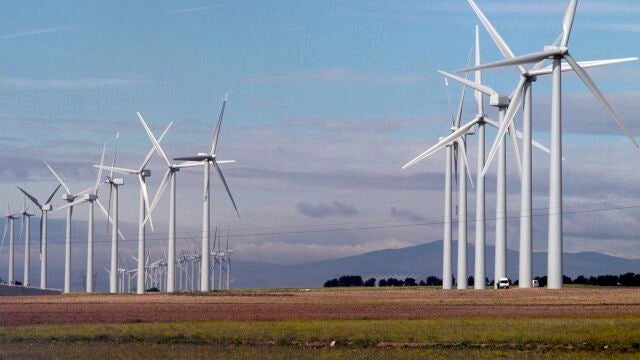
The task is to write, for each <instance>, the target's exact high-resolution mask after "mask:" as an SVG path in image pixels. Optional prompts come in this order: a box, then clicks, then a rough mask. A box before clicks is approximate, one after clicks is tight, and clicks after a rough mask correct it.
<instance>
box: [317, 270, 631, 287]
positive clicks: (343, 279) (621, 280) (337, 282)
mask: <svg viewBox="0 0 640 360" xmlns="http://www.w3.org/2000/svg"><path fill="white" fill-rule="evenodd" d="M535 279H536V280H538V283H539V286H541V287H544V286H547V277H546V276H536V277H535ZM563 282H564V284H569V285H571V284H575V285H592V286H628V287H640V274H636V273H632V272H628V273H625V274H621V275H599V276H589V277H587V276H584V275H580V276H578V277H576V278H574V279H572V278H571V277H569V276H566V275H565V276H564V277H563ZM453 283H454V284H455V283H456V279H455V277H453ZM467 283H468V285H470V286H473V284H474V279H473V276H469V278H468V279H467ZM485 283H486V284H487V285H490V286H493V280H491V281H489V279H485ZM513 285H518V280H516V281H514V282H513ZM375 286H378V287H387V286H442V279H441V278H439V277H437V276H428V277H427V278H426V279H424V280H417V279H415V278H411V277H407V278H404V279H397V278H386V279H379V280H378V279H376V278H369V279H367V280H364V279H363V278H362V276H360V275H345V276H340V277H339V278H335V279H331V280H327V281H325V283H324V287H326V288H330V287H375Z"/></svg>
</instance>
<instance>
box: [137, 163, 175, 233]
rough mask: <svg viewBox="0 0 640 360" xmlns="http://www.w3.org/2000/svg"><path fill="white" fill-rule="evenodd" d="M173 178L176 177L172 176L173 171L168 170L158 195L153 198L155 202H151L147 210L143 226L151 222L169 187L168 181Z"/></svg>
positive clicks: (157, 192) (157, 191)
mask: <svg viewBox="0 0 640 360" xmlns="http://www.w3.org/2000/svg"><path fill="white" fill-rule="evenodd" d="M171 176H174V175H172V174H171V169H167V170H166V171H165V173H164V176H163V177H162V182H160V186H159V187H158V190H156V194H155V195H154V197H153V201H152V202H151V206H150V207H149V209H148V210H147V216H145V219H144V221H143V222H142V225H143V226H144V225H145V224H146V223H147V221H149V220H150V219H151V214H152V213H153V211H154V210H155V208H156V205H158V202H159V201H160V198H161V197H162V194H164V191H165V190H166V188H167V185H168V180H169V179H170V177H171Z"/></svg>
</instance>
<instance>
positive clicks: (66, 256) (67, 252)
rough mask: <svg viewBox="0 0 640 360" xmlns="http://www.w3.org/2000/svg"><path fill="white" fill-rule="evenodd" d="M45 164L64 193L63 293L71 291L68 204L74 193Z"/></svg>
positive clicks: (70, 213) (70, 212) (71, 201)
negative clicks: (65, 213)
mask: <svg viewBox="0 0 640 360" xmlns="http://www.w3.org/2000/svg"><path fill="white" fill-rule="evenodd" d="M45 165H47V168H49V171H51V173H52V174H53V176H54V177H55V178H56V179H57V180H58V182H59V183H60V185H62V188H63V189H64V194H62V200H64V201H66V202H67V205H69V206H67V207H66V209H67V217H66V232H65V241H64V289H63V292H64V293H69V292H71V217H72V216H73V206H72V205H70V204H72V203H73V200H75V195H73V194H72V193H71V190H69V187H68V186H67V184H65V182H64V181H63V180H62V178H61V177H60V176H59V175H58V174H57V173H56V172H55V170H53V168H52V167H51V165H49V164H48V163H47V162H46V161H45ZM60 209H62V208H57V209H55V210H60Z"/></svg>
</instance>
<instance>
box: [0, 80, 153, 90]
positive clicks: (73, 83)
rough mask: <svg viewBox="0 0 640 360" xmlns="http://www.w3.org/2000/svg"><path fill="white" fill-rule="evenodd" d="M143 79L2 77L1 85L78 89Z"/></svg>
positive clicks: (133, 83)
mask: <svg viewBox="0 0 640 360" xmlns="http://www.w3.org/2000/svg"><path fill="white" fill-rule="evenodd" d="M141 83H143V81H140V80H129V79H93V78H89V79H74V80H62V79H24V78H3V79H0V87H4V88H18V89H32V90H50V89H59V90H78V89H97V88H103V87H114V86H133V85H140V84H141Z"/></svg>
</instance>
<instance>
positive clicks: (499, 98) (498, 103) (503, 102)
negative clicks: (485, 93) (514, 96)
mask: <svg viewBox="0 0 640 360" xmlns="http://www.w3.org/2000/svg"><path fill="white" fill-rule="evenodd" d="M509 103H511V99H509V97H508V96H503V95H500V94H492V95H491V96H490V97H489V105H491V106H494V107H507V106H509Z"/></svg>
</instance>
